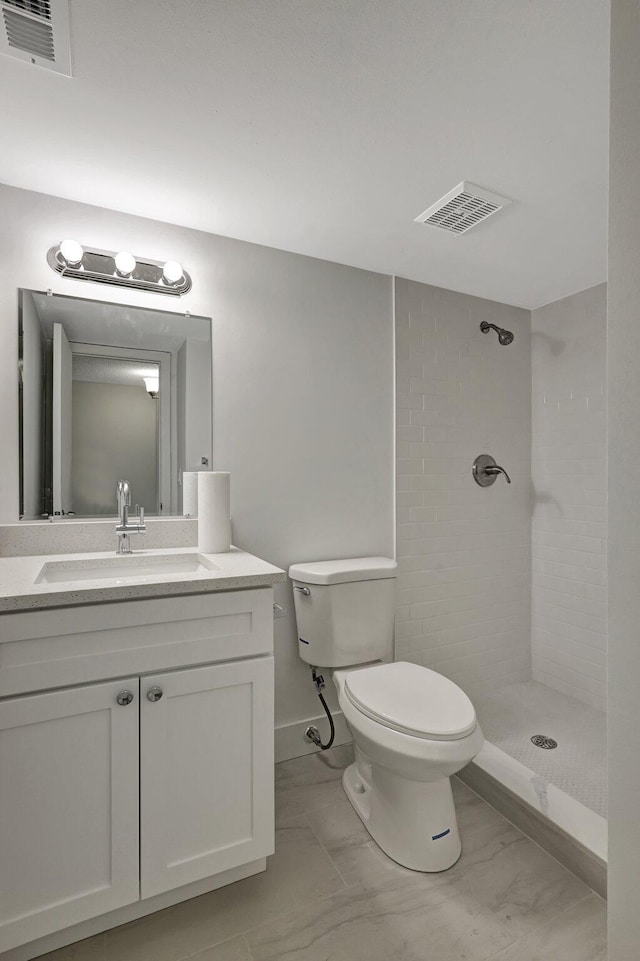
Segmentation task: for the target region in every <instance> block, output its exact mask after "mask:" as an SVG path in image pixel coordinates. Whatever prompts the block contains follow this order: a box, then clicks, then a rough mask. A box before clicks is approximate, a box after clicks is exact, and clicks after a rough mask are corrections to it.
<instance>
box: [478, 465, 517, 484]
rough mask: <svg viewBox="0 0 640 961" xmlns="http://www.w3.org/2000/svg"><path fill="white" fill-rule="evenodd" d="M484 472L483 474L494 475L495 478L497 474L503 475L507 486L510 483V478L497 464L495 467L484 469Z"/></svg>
mask: <svg viewBox="0 0 640 961" xmlns="http://www.w3.org/2000/svg"><path fill="white" fill-rule="evenodd" d="M484 472H485V474H495V475H496V476H497V475H498V474H504V476H505V477H506V480H507V484H510V483H511V478H510V477H509V475H508V474H507V472H506V470H505V469H504V467H500V466H499V464H496V466H495V467H485V469H484Z"/></svg>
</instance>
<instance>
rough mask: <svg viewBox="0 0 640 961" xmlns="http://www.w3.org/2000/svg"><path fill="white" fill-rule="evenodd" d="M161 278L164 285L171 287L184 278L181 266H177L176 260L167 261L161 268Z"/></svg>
mask: <svg viewBox="0 0 640 961" xmlns="http://www.w3.org/2000/svg"><path fill="white" fill-rule="evenodd" d="M162 276H163V278H164V281H165V283H167V284H170V285H171V286H172V287H173V286H174V285H175V284H179V283H180V281H181V280H182V279H183V277H184V272H183V270H182V264H179V263H178V261H177V260H168V261H167V262H166V264H165V265H164V267H163V268H162Z"/></svg>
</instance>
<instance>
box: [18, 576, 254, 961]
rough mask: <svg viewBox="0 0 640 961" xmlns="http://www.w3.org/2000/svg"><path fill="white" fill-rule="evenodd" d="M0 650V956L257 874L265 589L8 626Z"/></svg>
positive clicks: (51, 615) (61, 613) (49, 615)
mask: <svg viewBox="0 0 640 961" xmlns="http://www.w3.org/2000/svg"><path fill="white" fill-rule="evenodd" d="M0 641H1V642H0V695H1V696H0V953H2V952H4V951H10V949H13V948H15V947H17V946H19V945H25V944H27V943H28V942H31V941H36V940H37V939H39V938H43V937H44V936H45V935H49V934H52V933H53V932H57V931H61V930H62V929H65V928H70V927H71V926H73V925H78V924H79V923H80V922H84V921H87V920H88V919H96V918H98V919H99V918H100V917H101V916H102V919H103V921H104V923H99V924H98V925H97V926H96V927H95V930H100V929H104V928H107V927H111V926H113V925H114V924H118V923H121V922H122V921H123V920H130V919H131V917H132V916H140V915H141V914H144V913H148V912H149V911H150V910H155V909H157V907H163V906H164V905H165V904H167V903H172V901H171V899H170V898H169V900H166V899H167V897H169V896H168V895H167V892H176V896H175V898H174V899H173V903H175V901H178V900H183V899H184V898H185V897H188V896H192V894H193V893H202V890H207V889H211V888H213V887H217V886H219V885H220V884H222V883H227V880H233V879H234V877H233V876H229V872H231V875H232V874H233V871H232V870H231V869H236V868H238V867H239V866H242V865H250V864H253V865H257V866H255V867H253V868H252V869H251V870H249V871H248V872H247V873H255V871H256V870H259V869H260V867H262V868H263V867H264V863H262V865H260V862H261V860H262V861H263V859H264V858H265V857H266V856H267V855H268V854H271V853H272V852H273V656H272V654H273V622H272V591H271V589H270V588H268V589H265V588H259V589H254V590H239V591H231V592H223V593H211V594H208V595H200V594H198V595H192V596H191V597H175V598H160V599H158V600H144V601H127V602H121V603H120V602H119V603H112V604H96V605H91V606H84V607H78V608H64V609H60V610H57V611H55V612H53V611H50V610H49V611H30V612H24V613H20V614H6V615H2V616H1V617H0ZM63 678H64V679H65V681H66V683H64V684H63V683H62V681H63ZM48 688H55V689H51V690H49V689H48ZM225 872H227V874H225ZM238 876H241V875H238ZM225 878H226V879H227V880H225ZM203 879H208V881H205V886H204V888H200V889H198V890H197V891H191V890H190V888H189V885H191V886H192V887H193V884H194V882H203ZM185 892H186V893H185ZM159 895H163V896H164V898H165V900H164V901H162V903H159V902H158V896H159ZM154 899H155V900H154ZM135 903H138V906H139V910H137V914H136V915H131V914H129V915H127V916H119V915H118V912H117V910H116V909H120V908H122V907H123V906H125V905H129V906H131V905H134V904H135ZM145 905H146V906H145ZM106 916H108V917H106ZM105 918H106V920H105ZM89 933H91V932H89ZM80 936H86V933H84V932H79V931H76V935H75V937H69V938H68V941H72V940H76V939H77V937H80ZM54 946H55V945H54ZM42 950H44V948H43V949H42ZM36 953H41V951H40V950H38V951H37V952H34V955H35V954H36Z"/></svg>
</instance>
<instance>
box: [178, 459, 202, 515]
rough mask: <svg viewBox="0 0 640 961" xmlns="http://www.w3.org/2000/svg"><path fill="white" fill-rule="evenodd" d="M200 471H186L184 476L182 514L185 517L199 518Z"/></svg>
mask: <svg viewBox="0 0 640 961" xmlns="http://www.w3.org/2000/svg"><path fill="white" fill-rule="evenodd" d="M199 473H200V471H195V470H186V471H183V474H182V513H183V515H184V517H197V516H198V474H199Z"/></svg>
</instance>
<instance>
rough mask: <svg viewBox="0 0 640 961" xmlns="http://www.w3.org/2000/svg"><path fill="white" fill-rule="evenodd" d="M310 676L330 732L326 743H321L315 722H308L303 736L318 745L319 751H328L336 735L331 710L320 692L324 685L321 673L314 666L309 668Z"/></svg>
mask: <svg viewBox="0 0 640 961" xmlns="http://www.w3.org/2000/svg"><path fill="white" fill-rule="evenodd" d="M311 677H312V678H313V683H314V684H315V686H316V693H317V695H318V697H319V698H320V703H321V704H322V706H323V708H324V712H325V714H326V715H327V719H328V721H329V729H330V734H329V740H328V741H327V743H326V744H323V742H322V738H321V737H320V731H319V730H318V728H317V727H316V726H315V724H310V725H309V727H308V728H307V730H306V731H305V732H304V736H305V740H307V741H310V742H311V743H312V744H315V746H316V747H319V748H320V750H321V751H328V750H329V748H330V747H331V745H332V744H333V740H334V738H335V736H336V729H335V725H334V723H333V718H332V717H331V711H330V710H329V707H328V705H327V702H326V701H325V699H324V695H323V693H322V691H323V689H324V687H325V681H324V677H323V676H322V674H318V672H317V671H316V669H315V667H312V668H311Z"/></svg>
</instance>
